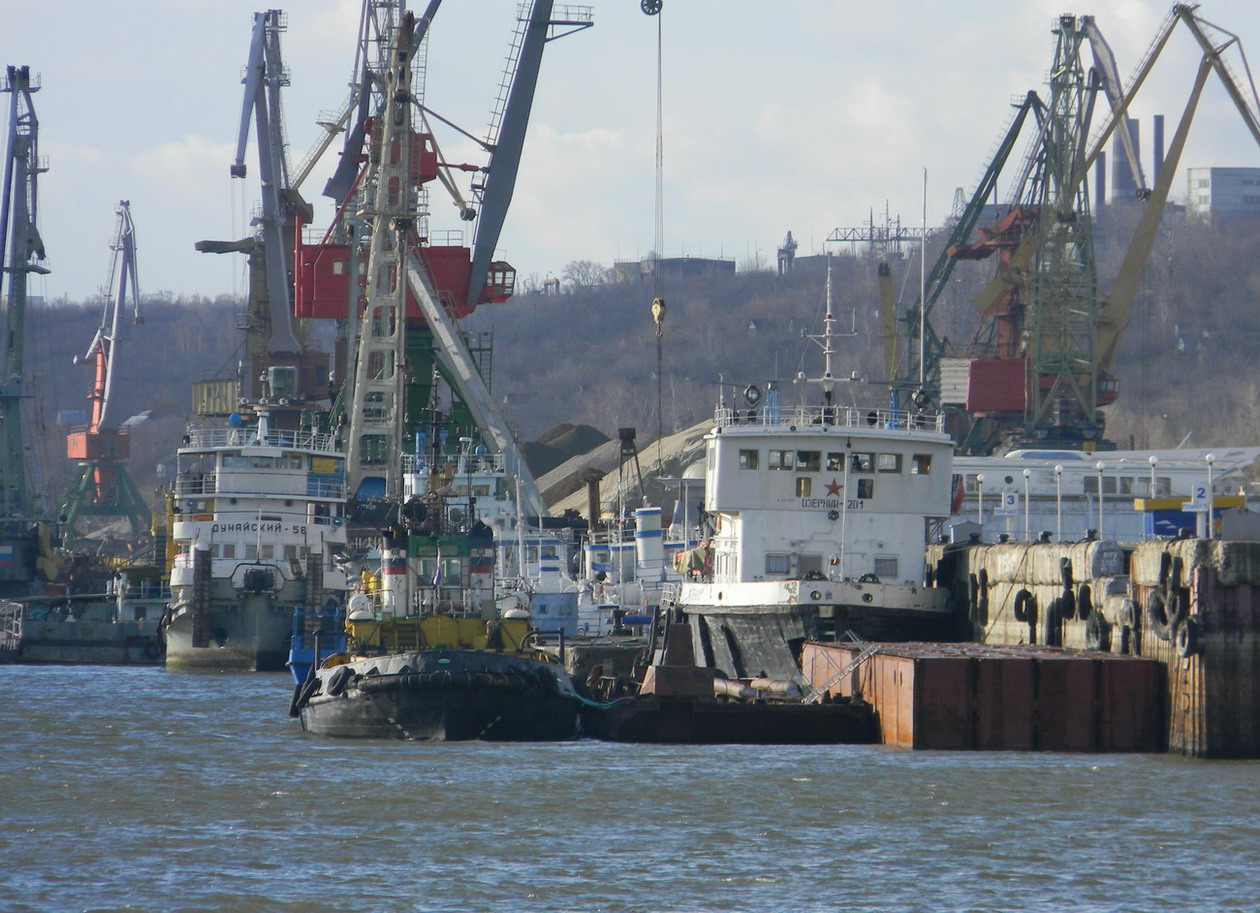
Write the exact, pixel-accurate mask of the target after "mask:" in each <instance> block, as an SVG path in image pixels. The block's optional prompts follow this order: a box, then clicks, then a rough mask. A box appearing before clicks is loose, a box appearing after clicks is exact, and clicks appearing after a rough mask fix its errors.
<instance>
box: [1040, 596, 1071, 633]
mask: <svg viewBox="0 0 1260 913" xmlns="http://www.w3.org/2000/svg"><path fill="white" fill-rule="evenodd" d="M1063 609H1064V606H1063V597H1062V596H1059V597H1058V598H1056V599H1052V600H1050V605H1048V606H1046V625H1047V626H1049V625H1054V624H1057V623H1058V622H1060V621H1062V620H1063ZM1073 614H1075V610H1073Z"/></svg>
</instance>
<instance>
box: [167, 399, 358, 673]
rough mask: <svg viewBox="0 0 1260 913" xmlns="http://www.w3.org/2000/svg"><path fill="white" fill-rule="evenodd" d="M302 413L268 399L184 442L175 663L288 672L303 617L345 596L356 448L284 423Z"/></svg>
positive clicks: (178, 490)
mask: <svg viewBox="0 0 1260 913" xmlns="http://www.w3.org/2000/svg"><path fill="white" fill-rule="evenodd" d="M294 414H295V413H294V412H293V410H283V409H281V408H279V407H277V408H275V409H274V410H273V409H272V408H269V407H268V406H266V405H260V406H257V407H255V411H254V414H253V416H252V417H251V419H241V418H239V417H234V419H233V421H232V422H231V423H230V424H229V425H228V426H227V427H218V428H198V429H192V430H190V431H189V433H188V435H187V436H186V438H185V440H184V443H183V446H182V447H181V448H180V449H179V453H178V468H177V476H176V480H175V487H174V494H173V498H174V505H173V512H174V516H173V524H172V536H173V539H174V542H175V546H176V550H177V554H176V555H175V557H174V561H173V566H172V570H171V595H172V600H173V601H172V607H171V615H170V618H169V622H168V626H167V628H166V638H167V664H168V665H169V666H178V667H208V668H216V669H249V670H272V669H283V668H284V664H285V661H286V659H287V656H288V650H289V638H290V634H291V631H292V628H293V619H294V617H295V613H296V614H299V615H300V614H307V613H310V614H315V613H318V612H319V611H320V610H328V609H334V608H335V607H337V606H340V605H341V604H342V603H343V602H344V597H345V588H346V582H345V575H344V574H343V573H342V572H341V571H340V570H339V569H338V567H337V561H338V560H339V559H340V558H341V557H343V553H344V549H345V544H346V532H345V525H344V515H343V511H344V505H345V500H346V483H345V455H344V453H343V452H342V451H341V450H340V449H339V448H338V447H337V445H336V443H335V440H334V439H333V437H332V436H331V435H328V434H322V433H319V432H315V431H309V430H296V429H293V430H290V429H285V428H281V427H277V426H278V425H280V424H281V418H282V417H291V416H292V415H294Z"/></svg>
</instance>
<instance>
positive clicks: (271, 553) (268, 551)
mask: <svg viewBox="0 0 1260 913" xmlns="http://www.w3.org/2000/svg"><path fill="white" fill-rule="evenodd" d="M258 557H259V558H261V559H262V560H263V561H270V560H272V559H273V558H275V557H276V547H275V546H274V545H272V544H271V543H270V542H268V543H267V544H266V545H264V546H262V548H261V549H260V550H259V552H258Z"/></svg>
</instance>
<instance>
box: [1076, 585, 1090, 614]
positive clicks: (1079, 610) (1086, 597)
mask: <svg viewBox="0 0 1260 913" xmlns="http://www.w3.org/2000/svg"><path fill="white" fill-rule="evenodd" d="M1093 611H1094V593H1093V591H1092V590H1091V589H1090V587H1089V584H1088V583H1082V584H1081V585H1080V586H1079V587H1077V590H1076V617H1077V618H1079V619H1080V620H1081V621H1089V616H1090V614H1091V613H1092V612H1093Z"/></svg>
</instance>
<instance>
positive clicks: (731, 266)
mask: <svg viewBox="0 0 1260 913" xmlns="http://www.w3.org/2000/svg"><path fill="white" fill-rule="evenodd" d="M658 262H659V263H660V268H661V275H662V276H664V277H665V278H666V279H692V278H695V277H698V276H711V275H713V274H715V273H731V274H733V273H734V272H735V261H734V260H728V259H725V258H722V257H719V258H716V259H714V258H710V257H662V258H661V259H660V260H659V261H656V260H652V259H645V260H618V261H617V262H616V263H614V264H613V281H614V282H651V281H652V272H653V270H654V269H655V268H656V264H657V263H658Z"/></svg>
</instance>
